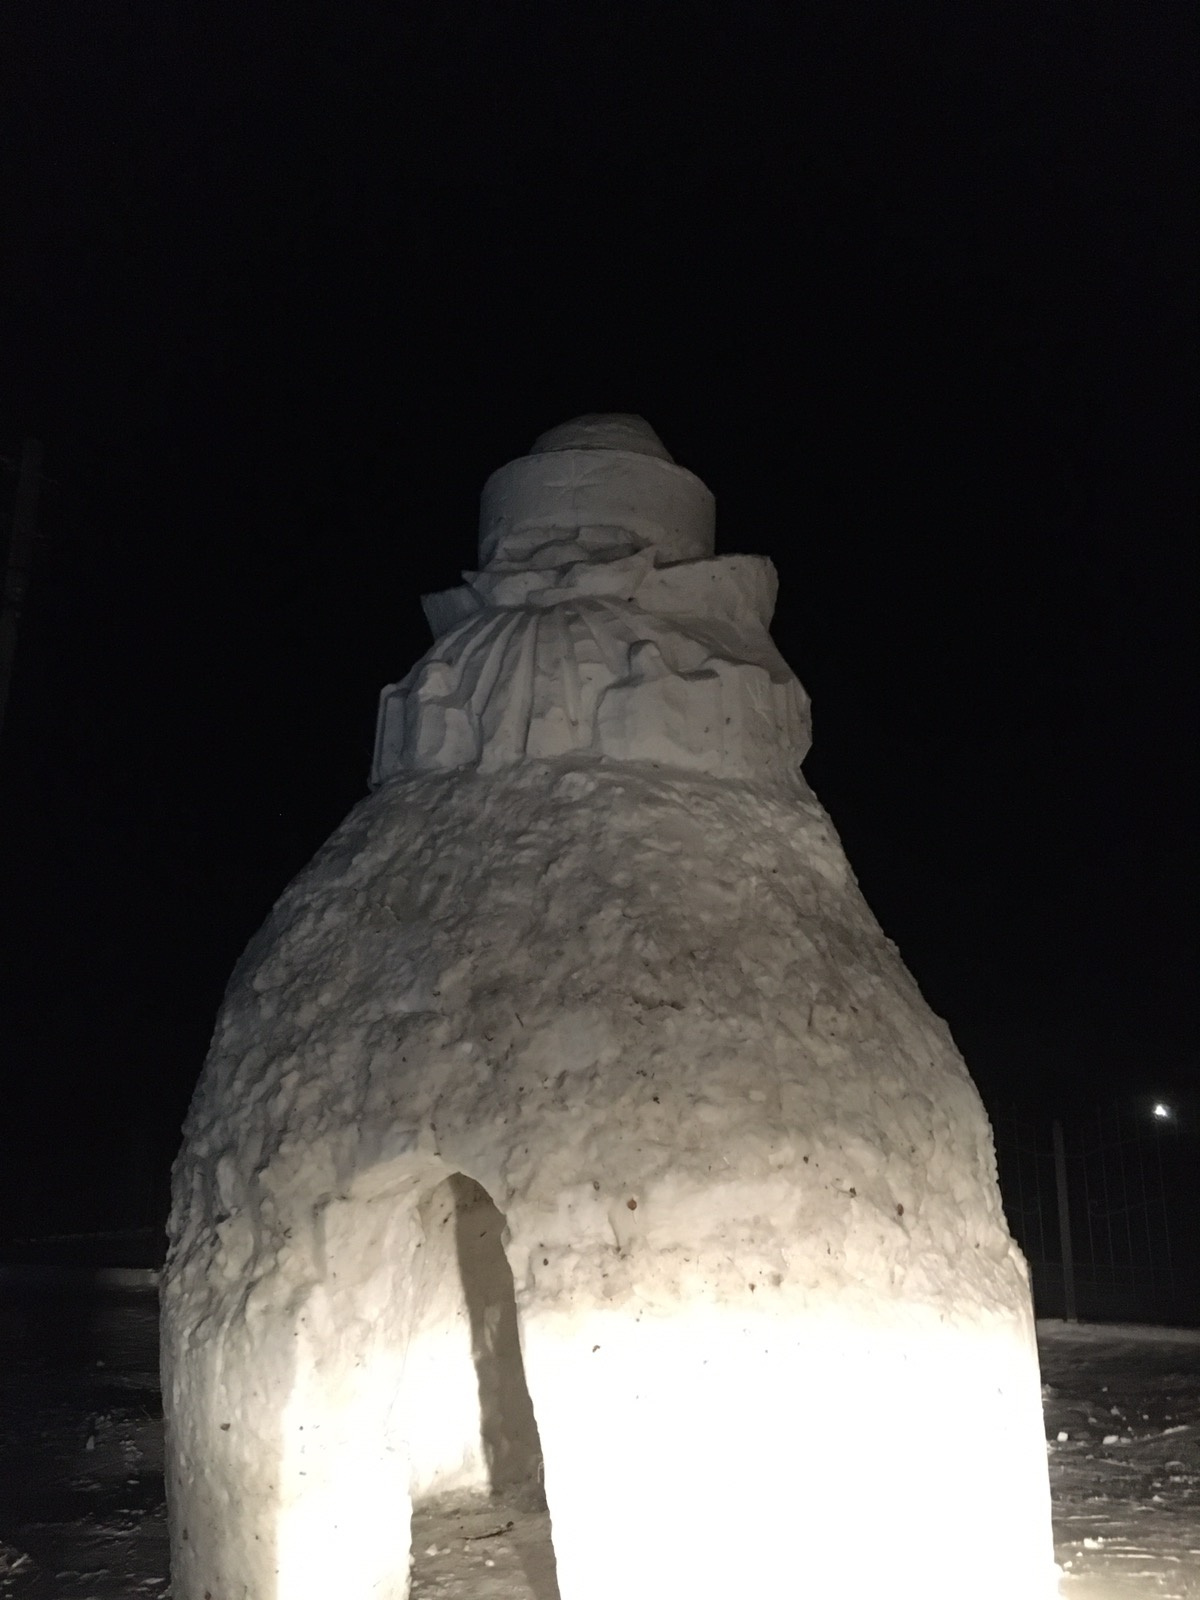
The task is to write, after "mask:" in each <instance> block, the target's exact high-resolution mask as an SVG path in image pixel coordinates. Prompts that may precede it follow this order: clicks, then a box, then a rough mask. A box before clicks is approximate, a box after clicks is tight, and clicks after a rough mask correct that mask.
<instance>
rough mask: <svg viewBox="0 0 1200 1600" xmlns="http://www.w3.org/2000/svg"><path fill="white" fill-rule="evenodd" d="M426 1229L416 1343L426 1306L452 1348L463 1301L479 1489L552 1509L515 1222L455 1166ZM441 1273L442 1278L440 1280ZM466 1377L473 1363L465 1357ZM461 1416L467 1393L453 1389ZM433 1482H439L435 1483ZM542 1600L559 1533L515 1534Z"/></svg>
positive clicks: (435, 1189) (417, 1499)
mask: <svg viewBox="0 0 1200 1600" xmlns="http://www.w3.org/2000/svg"><path fill="white" fill-rule="evenodd" d="M418 1216H419V1220H420V1228H421V1233H422V1236H423V1251H422V1255H423V1258H424V1259H423V1261H422V1264H421V1267H420V1269H419V1275H421V1276H423V1277H424V1278H425V1279H426V1282H425V1283H424V1284H423V1285H422V1286H421V1292H420V1293H419V1294H418V1295H417V1297H416V1308H417V1323H418V1325H416V1326H414V1329H413V1335H414V1341H416V1342H417V1343H420V1342H421V1341H422V1340H423V1338H427V1336H428V1334H427V1330H426V1329H423V1328H421V1327H420V1326H419V1322H420V1320H421V1308H425V1314H426V1316H428V1317H429V1318H431V1320H433V1321H434V1323H435V1325H436V1326H437V1328H438V1333H437V1335H436V1336H437V1337H440V1338H443V1339H445V1340H446V1342H447V1345H448V1346H450V1347H452V1346H453V1344H454V1342H455V1340H454V1330H453V1329H452V1328H449V1327H448V1326H447V1307H448V1305H449V1304H451V1303H452V1304H453V1305H454V1306H455V1308H456V1310H457V1311H458V1312H459V1313H460V1314H461V1316H462V1318H463V1320H464V1324H465V1325H464V1327H463V1329H462V1331H463V1332H465V1333H466V1334H467V1335H468V1338H469V1355H470V1374H471V1381H472V1386H473V1390H474V1393H473V1395H472V1401H473V1403H474V1405H477V1411H474V1413H473V1415H474V1426H475V1428H476V1430H477V1446H478V1450H479V1457H480V1467H481V1469H482V1473H481V1478H480V1479H479V1480H477V1484H476V1487H477V1489H478V1490H479V1491H480V1492H482V1493H484V1494H490V1495H491V1496H492V1497H493V1498H494V1499H497V1500H499V1501H501V1502H502V1504H503V1505H504V1506H505V1507H506V1508H507V1509H508V1510H509V1511H510V1512H516V1513H517V1514H518V1515H519V1514H520V1513H544V1512H545V1509H546V1499H545V1492H544V1488H543V1460H542V1444H541V1438H540V1435H539V1432H538V1425H537V1418H536V1416H535V1414H534V1408H533V1402H532V1400H531V1398H530V1394H529V1388H528V1385H527V1383H526V1379H525V1367H524V1361H523V1358H522V1353H521V1338H520V1327H519V1321H518V1316H517V1305H516V1295H515V1290H514V1284H513V1275H512V1268H511V1267H510V1265H509V1261H508V1257H507V1254H506V1253H505V1234H506V1222H505V1218H504V1215H503V1213H502V1212H501V1211H500V1210H499V1209H498V1207H497V1206H496V1204H495V1202H494V1201H493V1200H492V1197H491V1195H490V1194H489V1193H488V1191H487V1190H486V1189H485V1188H484V1186H483V1185H482V1184H480V1183H479V1182H477V1181H476V1180H475V1179H474V1178H472V1177H470V1176H468V1174H466V1173H465V1172H453V1171H450V1170H449V1169H447V1170H446V1172H445V1174H444V1175H441V1176H440V1177H439V1179H438V1181H435V1182H434V1183H432V1184H431V1185H428V1186H427V1187H426V1189H425V1192H424V1194H423V1197H422V1200H421V1202H420V1205H419V1207H418ZM431 1280H432V1281H431ZM456 1370H457V1373H458V1380H457V1381H460V1382H461V1379H462V1376H463V1374H464V1372H465V1369H464V1368H463V1367H462V1366H461V1365H457V1364H456ZM448 1398H449V1400H450V1405H449V1407H448V1409H449V1410H450V1411H451V1412H453V1413H456V1414H461V1407H462V1403H463V1397H462V1396H461V1395H455V1396H450V1397H448ZM422 1477H423V1474H422V1471H421V1464H420V1463H419V1462H414V1494H413V1502H414V1509H419V1508H420V1506H421V1504H422V1492H421V1479H422ZM431 1487H432V1485H431ZM514 1544H515V1546H516V1549H517V1554H518V1559H519V1560H520V1562H521V1565H522V1567H523V1568H524V1573H525V1578H526V1582H527V1584H528V1586H529V1591H530V1594H531V1595H532V1596H533V1600H559V1588H558V1581H557V1576H556V1573H555V1563H554V1555H553V1549H552V1546H551V1543H550V1540H549V1538H544V1539H537V1538H534V1539H532V1540H531V1539H528V1538H525V1539H521V1538H517V1539H514Z"/></svg>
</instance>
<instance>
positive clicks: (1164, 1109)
mask: <svg viewBox="0 0 1200 1600" xmlns="http://www.w3.org/2000/svg"><path fill="white" fill-rule="evenodd" d="M1154 1115H1155V1116H1156V1117H1157V1118H1158V1120H1159V1122H1170V1120H1171V1108H1170V1106H1169V1105H1167V1104H1166V1103H1165V1102H1164V1101H1162V1100H1156V1101H1155V1102H1154Z"/></svg>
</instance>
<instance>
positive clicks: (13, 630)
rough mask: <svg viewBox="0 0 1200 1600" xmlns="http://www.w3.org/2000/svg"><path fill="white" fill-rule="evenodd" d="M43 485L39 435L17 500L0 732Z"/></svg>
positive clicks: (2, 617) (3, 612) (1, 659)
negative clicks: (39, 494)
mask: <svg viewBox="0 0 1200 1600" xmlns="http://www.w3.org/2000/svg"><path fill="white" fill-rule="evenodd" d="M41 486H42V447H41V445H40V444H39V443H38V441H37V440H36V439H24V440H22V442H21V465H20V468H19V470H18V473H17V497H16V500H15V501H14V503H13V518H12V538H11V539H10V541H9V546H8V568H7V570H6V572H5V574H4V601H3V607H2V608H0V736H3V733H4V713H5V712H6V711H7V709H8V691H9V689H10V687H11V686H12V675H13V661H14V659H15V657H16V654H17V632H18V630H19V628H20V626H21V607H22V605H23V604H24V603H25V594H26V591H27V590H28V588H29V570H30V567H31V566H32V564H33V539H34V532H35V530H36V528H37V507H38V492H39V490H40V489H41Z"/></svg>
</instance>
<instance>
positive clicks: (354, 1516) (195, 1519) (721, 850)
mask: <svg viewBox="0 0 1200 1600" xmlns="http://www.w3.org/2000/svg"><path fill="white" fill-rule="evenodd" d="M539 460H540V461H541V463H542V466H541V467H539ZM711 522H712V508H711V497H709V496H708V495H707V491H706V490H704V487H703V485H702V484H699V482H698V480H696V479H694V478H692V477H691V475H690V474H686V473H684V472H683V470H682V469H681V468H676V467H675V466H674V465H673V464H672V463H671V462H670V460H669V458H668V457H667V456H666V453H665V451H664V450H663V449H662V446H661V444H659V443H658V441H657V440H656V439H654V436H653V435H652V434H650V432H649V430H647V429H646V428H645V425H644V424H641V423H638V422H637V421H636V420H631V419H624V418H618V419H608V418H604V419H589V420H587V421H585V422H583V423H581V424H576V425H572V426H571V427H569V428H568V429H565V430H556V432H555V433H554V434H553V435H550V436H547V439H546V440H544V441H543V443H542V449H541V453H540V455H539V454H538V453H535V454H534V455H533V456H531V457H527V458H524V459H523V460H522V461H521V462H518V463H514V464H512V466H511V467H509V468H505V469H502V472H501V473H499V474H496V475H495V476H494V477H493V479H492V480H491V482H490V483H489V487H488V490H487V492H486V493H485V499H484V527H483V538H482V540H481V547H482V550H483V554H484V558H485V561H486V562H487V563H488V564H487V566H486V567H485V569H484V571H483V572H482V573H481V574H474V575H470V576H469V582H468V585H467V590H468V592H467V593H466V595H465V597H464V595H463V594H462V592H457V598H455V597H454V596H451V597H446V596H441V597H435V600H434V602H433V603H432V604H431V606H430V612H431V617H432V619H433V620H434V624H435V630H438V631H440V632H441V637H440V638H439V641H438V643H437V644H435V646H434V648H433V650H431V652H430V654H429V656H428V657H426V659H425V661H424V662H423V663H421V664H420V665H419V666H418V667H417V668H416V669H414V671H413V673H411V674H410V675H409V677H408V678H407V679H406V680H404V682H403V683H401V684H399V685H396V686H394V687H393V688H392V689H390V690H388V691H386V692H385V696H384V700H383V706H382V711H381V719H380V737H379V745H378V747H377V752H376V766H375V779H376V782H377V783H378V784H379V785H380V787H378V789H377V792H376V793H375V794H374V795H373V796H372V797H371V798H370V799H368V800H366V801H365V802H364V803H363V804H362V805H360V806H359V807H358V808H357V809H356V810H355V811H354V812H353V813H352V814H351V816H350V817H349V818H348V819H347V821H346V822H345V823H344V824H343V826H342V827H341V828H340V829H339V831H338V832H337V833H336V834H335V835H334V837H333V838H332V839H331V840H330V842H329V843H328V845H327V846H326V847H325V849H324V850H323V851H322V852H321V853H320V855H319V856H318V857H317V859H316V860H315V861H314V862H313V864H312V866H311V867H310V868H309V869H308V870H307V871H306V872H305V873H304V874H302V875H301V877H300V878H298V879H297V880H296V882H295V883H294V884H293V885H292V886H291V888H290V889H289V890H288V891H287V893H286V894H285V895H284V896H283V898H282V900H281V901H280V903H279V905H278V906H277V907H276V909H275V911H274V913H273V914H272V916H271V918H270V919H269V921H268V923H267V925H266V927H265V928H264V929H263V931H262V932H261V933H260V935H259V936H258V938H257V939H256V940H255V941H254V942H253V944H252V945H251V947H250V949H249V951H248V952H247V954H246V956H245V957H244V959H243V961H242V964H241V966H240V967H239V969H238V971H237V973H236V974H235V976H234V979H233V981H232V983H231V985H230V989H229V993H228V996H227V999H226V1002H225V1006H224V1009H223V1011H222V1014H221V1017H220V1020H219V1023H218V1026H217V1031H216V1036H215V1039H214V1043H213V1047H212V1052H211V1054H210V1057H209V1061H208V1063H207V1065H206V1067H205V1071H204V1075H203V1077H202V1079H201V1083H200V1086H199V1088H198V1090H197V1094H196V1098H195V1100H194V1102H193V1106H192V1109H191V1112H190V1114H189V1118H188V1124H187V1129H186V1141H185V1145H184V1150H183V1153H182V1155H181V1157H180V1160H179V1162H178V1164H177V1168H176V1173H175V1205H174V1209H173V1213H172V1222H171V1232H172V1247H171V1253H170V1257H169V1261H168V1265H167V1269H166V1273H165V1275H164V1290H163V1306H164V1309H163V1350H164V1380H165V1381H164V1397H165V1405H166V1412H167V1423H168V1488H169V1496H170V1505H171V1526H172V1563H173V1581H174V1590H173V1592H174V1594H175V1596H176V1600H204V1597H205V1596H206V1595H211V1596H212V1597H213V1600H404V1597H406V1596H407V1595H408V1591H409V1525H410V1510H411V1505H412V1503H413V1501H414V1500H415V1501H418V1502H419V1501H421V1500H422V1499H424V1498H427V1497H430V1496H433V1495H437V1494H438V1493H441V1492H443V1491H450V1490H454V1491H461V1490H470V1489H478V1490H480V1491H481V1492H483V1491H486V1490H487V1489H488V1488H489V1487H490V1486H493V1485H495V1486H499V1485H502V1484H503V1485H505V1486H508V1487H509V1488H511V1486H513V1485H524V1486H525V1489H526V1491H527V1492H528V1494H530V1495H531V1496H536V1495H540V1494H541V1493H542V1492H543V1485H544V1494H545V1497H546V1500H547V1502H548V1505H549V1510H550V1515H551V1521H552V1527H553V1540H554V1552H555V1558H556V1562H557V1570H558V1580H559V1587H560V1591H561V1600H734V1597H743V1596H744V1597H746V1600H964V1597H965V1596H967V1595H970V1597H971V1600H1047V1597H1049V1596H1050V1595H1052V1594H1053V1593H1054V1592H1055V1579H1054V1569H1053V1565H1052V1555H1051V1540H1050V1516H1049V1494H1048V1487H1047V1474H1046V1458H1045V1446H1044V1440H1043V1434H1042V1427H1041V1407H1040V1390H1039V1382H1038V1369H1037V1357H1036V1351H1035V1346H1034V1338H1033V1325H1032V1317H1031V1308H1030V1299H1029V1289H1028V1280H1027V1274H1026V1271H1025V1266H1024V1263H1023V1262H1022V1261H1021V1259H1020V1256H1019V1255H1018V1253H1017V1251H1016V1249H1015V1247H1014V1246H1013V1244H1012V1242H1011V1240H1010V1238H1009V1235H1008V1232H1007V1228H1006V1226H1005V1223H1004V1218H1003V1215H1002V1212H1001V1208H1000V1202H999V1196H998V1192H997V1189H996V1183H995V1167H994V1161H993V1156H992V1146H991V1137H990V1133H989V1129H988V1125H987V1120H986V1117H985V1115H984V1112H983V1109H982V1107H981V1105H980V1102H979V1099H978V1096H977V1094H976V1092H975V1090H974V1088H973V1086H972V1084H971V1082H970V1079H969V1077H968V1075H967V1072H966V1069H965V1067H964V1066H963V1064H962V1061H961V1059H960V1058H959V1056H958V1054H957V1052H956V1051H955V1049H954V1046H953V1043H952V1041H951V1039H950V1036H949V1034H948V1033H947V1031H946V1029H945V1027H944V1025H943V1024H942V1023H941V1022H939V1021H938V1019H937V1018H936V1017H934V1016H933V1015H932V1013H931V1012H930V1011H929V1009H928V1007H927V1006H926V1005H925V1004H924V1002H923V1001H922V999H921V997H920V995H919V993H918V992H917V990H916V987H915V985H914V984H913V982H912V979H911V978H910V976H909V975H908V973H907V972H906V970H905V968H904V966H903V964H902V963H901V961H900V959H899V957H898V955H897V954H896V952H895V950H894V949H893V948H892V947H891V946H890V945H889V943H888V941H887V940H886V939H885V938H884V936H883V934H882V933H881V932H880V930H879V928H878V925H877V924H876V923H875V921H874V919H873V918H872V916H871V914H870V911H869V910H868V908H867V906H866V905H865V903H864V901H863V899H862V897H861V895H860V894H859V892H858V889H857V886H856V885H855V883H854V880H853V877H852V876H851V874H850V872H849V870H848V867H847V864H846V860H845V857H844V855H843V853H842V850H841V847H840V845H839V843H838V841H837V838H836V836H835V835H834V833H833V830H832V828H831V826H830V823H829V820H828V818H827V817H826V816H825V814H824V812H823V811H822V810H821V808H820V806H819V805H818V804H817V802H816V800H815V798H814V797H813V795H812V793H811V791H810V790H809V789H808V788H807V786H806V785H805V783H804V781H803V779H802V778H801V777H800V775H799V772H798V762H799V759H800V757H801V756H802V755H803V753H804V748H805V745H806V738H807V732H806V730H807V721H806V718H807V704H806V701H805V699H804V696H803V691H802V690H801V689H800V687H799V685H798V684H796V682H795V680H794V679H793V678H792V677H791V675H790V673H789V672H788V670H787V668H786V666H785V665H784V664H783V663H782V661H781V660H780V658H779V657H778V656H777V655H776V654H775V653H774V651H773V647H772V646H771V645H770V641H769V639H768V637H767V634H766V623H767V621H768V620H769V616H770V602H771V597H772V594H773V580H772V575H771V573H770V571H769V569H768V568H767V565H766V564H765V563H762V562H759V561H757V559H756V558H751V557H733V558H726V562H725V563H724V564H723V562H722V561H721V560H715V559H714V558H713V557H712V552H711ZM485 579H486V580H487V581H484V580H485ZM493 580H494V581H493Z"/></svg>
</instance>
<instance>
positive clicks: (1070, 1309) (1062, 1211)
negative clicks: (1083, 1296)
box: [1054, 1117, 1079, 1322]
mask: <svg viewBox="0 0 1200 1600" xmlns="http://www.w3.org/2000/svg"><path fill="white" fill-rule="evenodd" d="M1054 1182H1055V1186H1056V1187H1057V1189H1058V1237H1059V1242H1060V1244H1061V1245H1062V1268H1063V1302H1064V1311H1065V1315H1066V1319H1067V1321H1068V1322H1078V1320H1079V1318H1078V1316H1077V1315H1076V1312H1075V1258H1074V1256H1073V1254H1072V1252H1071V1205H1070V1201H1069V1200H1068V1198H1067V1152H1066V1147H1065V1145H1064V1144H1063V1131H1062V1123H1061V1122H1060V1121H1059V1120H1058V1118H1057V1117H1055V1119H1054Z"/></svg>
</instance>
